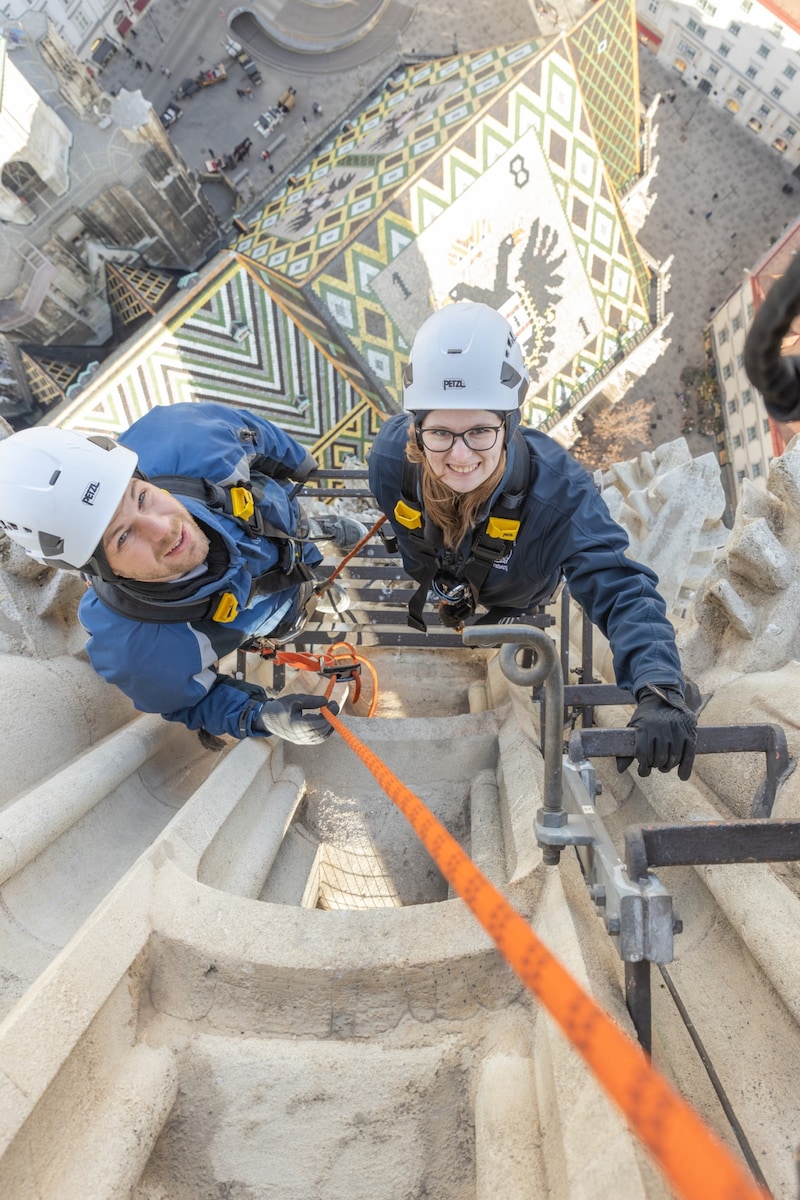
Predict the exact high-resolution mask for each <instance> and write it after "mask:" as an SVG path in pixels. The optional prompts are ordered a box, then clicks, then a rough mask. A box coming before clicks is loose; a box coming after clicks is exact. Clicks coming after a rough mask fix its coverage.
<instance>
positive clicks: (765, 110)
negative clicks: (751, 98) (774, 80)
mask: <svg viewBox="0 0 800 1200" xmlns="http://www.w3.org/2000/svg"><path fill="white" fill-rule="evenodd" d="M771 112H772V109H771V108H770V106H769V105H768V104H762V105H761V107H760V108H759V110H758V115H759V116H760V117H763V118H764V120H766V119H767V117H768V116H769V114H770V113H771Z"/></svg>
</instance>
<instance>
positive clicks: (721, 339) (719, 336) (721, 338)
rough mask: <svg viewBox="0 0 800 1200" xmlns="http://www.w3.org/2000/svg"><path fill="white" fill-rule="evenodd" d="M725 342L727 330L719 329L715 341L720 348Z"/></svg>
mask: <svg viewBox="0 0 800 1200" xmlns="http://www.w3.org/2000/svg"><path fill="white" fill-rule="evenodd" d="M727 340H728V331H727V329H720V331H719V333H718V334H717V341H718V342H719V344H720V346H724V345H725V343H726V342H727Z"/></svg>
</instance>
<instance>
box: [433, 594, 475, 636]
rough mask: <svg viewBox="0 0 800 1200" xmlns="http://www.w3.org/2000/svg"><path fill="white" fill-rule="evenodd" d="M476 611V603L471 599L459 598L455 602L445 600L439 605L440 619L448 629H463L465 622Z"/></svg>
mask: <svg viewBox="0 0 800 1200" xmlns="http://www.w3.org/2000/svg"><path fill="white" fill-rule="evenodd" d="M474 611H475V605H474V604H473V603H472V600H471V599H464V600H457V601H456V602H455V604H449V603H448V602H447V601H446V600H443V601H442V603H441V604H440V605H439V620H440V621H441V622H442V624H443V625H446V626H447V628H448V629H459V630H460V629H463V627H464V622H465V621H466V619H467V617H471V616H472V614H473V613H474Z"/></svg>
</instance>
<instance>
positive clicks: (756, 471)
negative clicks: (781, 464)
mask: <svg viewBox="0 0 800 1200" xmlns="http://www.w3.org/2000/svg"><path fill="white" fill-rule="evenodd" d="M751 469H752V472H753V479H758V477H759V476H760V474H761V463H753V466H752V468H751Z"/></svg>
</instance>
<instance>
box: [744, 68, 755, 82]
mask: <svg viewBox="0 0 800 1200" xmlns="http://www.w3.org/2000/svg"><path fill="white" fill-rule="evenodd" d="M757 74H758V67H748V68H747V70H746V71H745V75H746V76H747V78H748V79H755V77H756V75H757Z"/></svg>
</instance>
